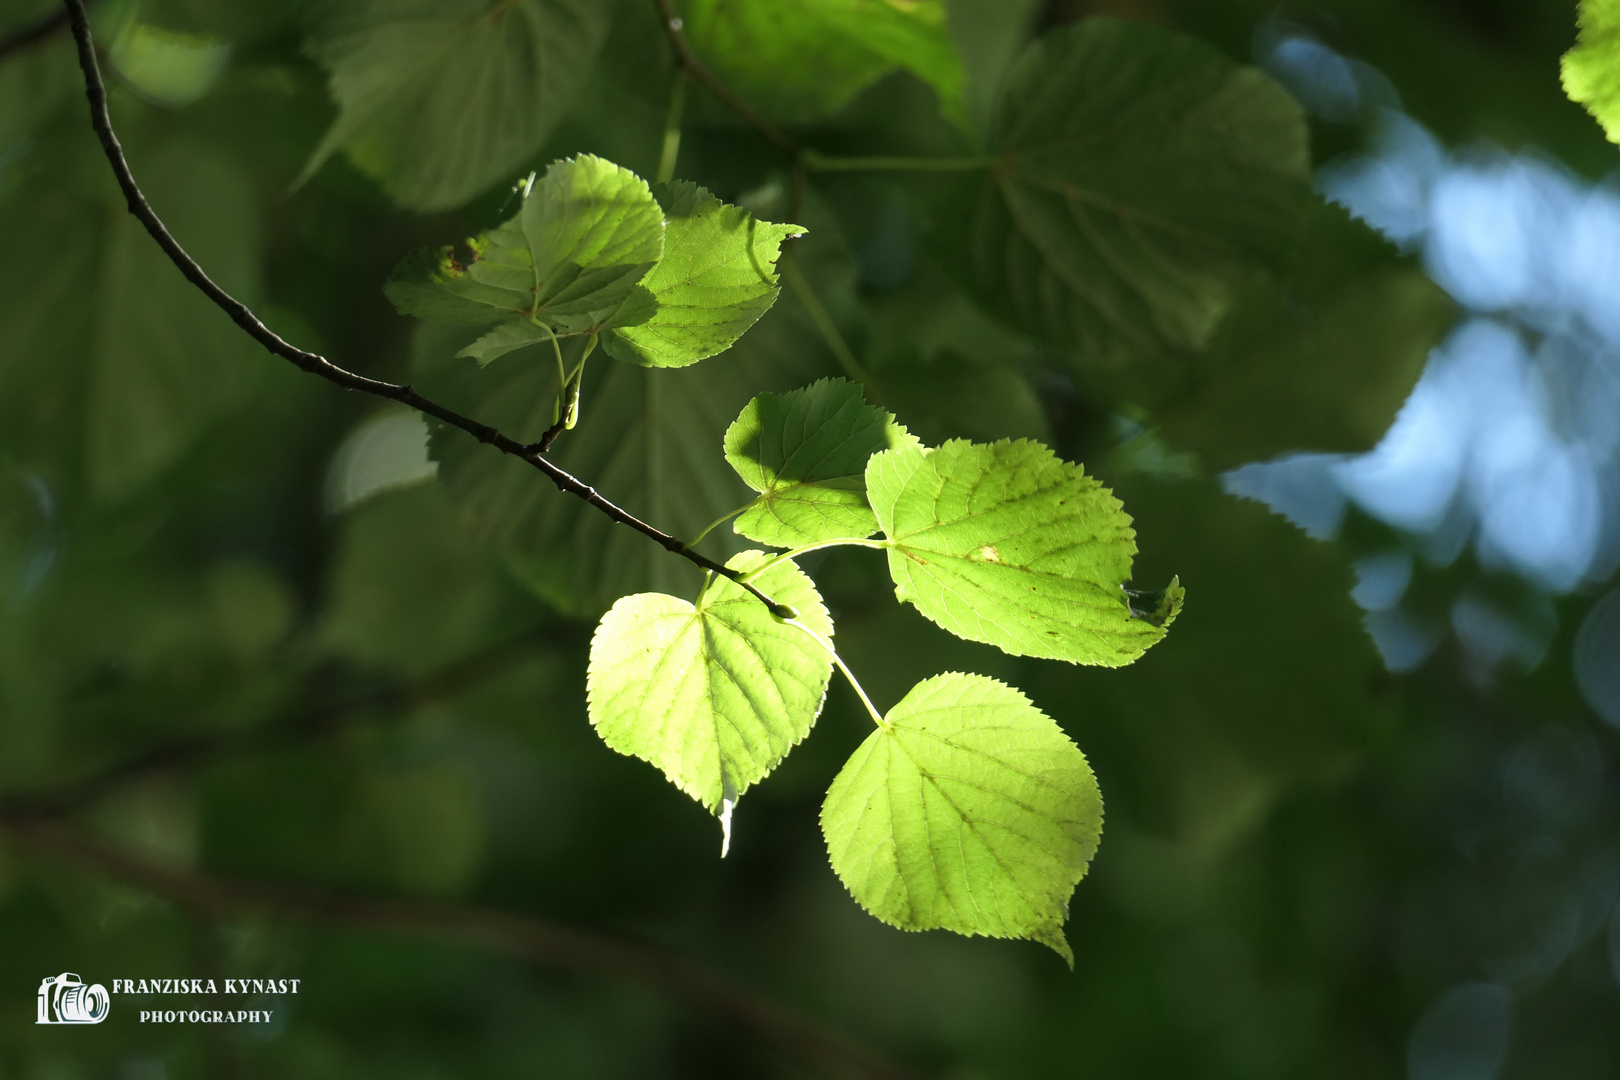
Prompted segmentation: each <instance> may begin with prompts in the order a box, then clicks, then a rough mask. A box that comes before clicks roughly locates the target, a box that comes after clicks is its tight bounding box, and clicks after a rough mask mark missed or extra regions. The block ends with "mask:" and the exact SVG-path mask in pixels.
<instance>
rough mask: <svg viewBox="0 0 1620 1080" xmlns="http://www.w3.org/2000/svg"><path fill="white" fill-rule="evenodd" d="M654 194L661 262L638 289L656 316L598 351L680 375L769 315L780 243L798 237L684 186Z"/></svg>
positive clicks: (793, 230)
mask: <svg viewBox="0 0 1620 1080" xmlns="http://www.w3.org/2000/svg"><path fill="white" fill-rule="evenodd" d="M654 194H656V195H657V197H658V202H659V204H660V205H661V206H662V207H663V210H664V216H665V222H664V226H665V231H664V254H663V258H662V259H661V260H660V261H659V263H658V267H657V268H656V269H655V270H653V272H652V274H651V275H649V276H648V277H647V279H646V280H645V281H644V282H643V284H644V285H645V286H646V288H647V289H648V290H649V291H650V292H651V293H652V295H653V297H654V299H656V301H657V303H658V310H657V312H656V313H655V314H653V315H652V317H651V318H649V319H647V320H646V321H645V322H641V323H638V324H636V325H633V326H630V325H621V326H620V327H619V328H618V329H616V330H614V332H613V333H611V334H608V335H607V336H606V337H604V338H603V339H602V347H603V348H605V349H606V350H607V351H608V353H609V354H611V355H612V356H615V357H617V358H618V359H620V360H624V361H627V362H629V363H632V364H641V365H642V366H644V367H685V366H686V365H688V364H695V363H697V362H698V361H699V360H702V359H705V358H706V357H710V356H714V355H715V354H716V353H721V352H724V351H725V350H727V349H729V348H730V347H731V346H732V344H733V343H734V342H735V341H736V340H737V339H738V338H739V337H741V336H742V335H743V332H744V331H746V330H747V329H748V328H749V327H750V326H753V325H754V323H755V322H756V321H757V320H758V319H759V317H760V316H761V315H763V314H765V312H766V311H767V310H769V309H770V306H771V305H772V304H773V303H775V302H776V296H777V293H778V292H780V291H781V290H780V289H779V288H778V287H777V284H776V260H777V257H778V256H779V255H780V254H781V247H782V241H784V240H786V239H787V238H788V237H790V236H798V235H799V234H801V233H803V232H804V229H802V228H800V227H799V226H797V225H775V224H772V223H771V222H768V221H760V220H758V219H757V218H755V217H754V215H752V214H750V213H749V212H748V211H746V210H743V209H741V208H739V207H736V206H731V205H730V204H728V203H723V202H721V201H720V200H719V199H717V198H715V197H714V196H713V195H711V194H709V192H708V191H706V190H705V189H703V188H701V187H698V186H697V185H696V184H692V183H688V182H687V181H684V180H676V181H674V182H672V183H668V184H660V185H659V186H658V188H657V189H656V191H655V192H654Z"/></svg>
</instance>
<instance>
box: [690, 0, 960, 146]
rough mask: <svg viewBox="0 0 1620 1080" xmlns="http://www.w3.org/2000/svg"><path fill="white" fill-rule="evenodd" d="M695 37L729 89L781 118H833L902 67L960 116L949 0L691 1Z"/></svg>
mask: <svg viewBox="0 0 1620 1080" xmlns="http://www.w3.org/2000/svg"><path fill="white" fill-rule="evenodd" d="M685 19H686V24H687V29H688V34H689V35H690V37H691V39H692V43H693V45H694V46H695V47H696V49H697V50H698V52H699V54H700V55H702V57H703V58H704V59H705V61H706V62H708V63H709V64H710V65H712V66H713V67H714V69H715V70H716V72H717V73H718V74H719V75H720V76H721V78H722V79H723V80H724V81H725V82H726V84H727V85H728V86H730V87H731V88H733V89H734V90H736V91H737V92H739V93H741V94H742V95H743V96H744V97H746V98H747V99H748V100H749V101H751V102H753V103H754V104H756V105H757V106H759V107H760V108H762V109H764V110H765V111H766V112H768V113H770V114H771V115H773V116H779V117H781V118H783V119H788V120H804V119H810V118H812V117H816V116H820V115H824V114H826V113H829V112H833V111H835V110H836V109H838V108H839V107H840V106H842V105H843V104H845V103H846V102H847V101H849V99H850V98H852V97H854V96H855V94H857V93H858V92H860V91H861V90H862V89H864V88H865V87H866V86H868V85H870V84H871V83H873V82H875V81H877V79H878V78H880V77H881V76H882V75H884V74H885V73H887V72H889V71H892V70H894V69H895V68H897V67H900V68H905V69H906V70H908V71H911V72H912V73H913V74H915V75H916V76H917V77H918V78H920V79H922V80H923V81H924V82H926V83H928V84H929V85H931V86H932V87H933V88H934V90H935V92H936V93H938V94H939V98H940V104H941V107H942V108H943V109H944V111H945V113H946V115H947V116H950V117H952V118H953V119H959V118H960V117H961V114H962V67H961V63H960V61H958V60H957V57H956V51H955V49H954V47H953V46H952V44H951V37H950V33H949V31H948V29H947V27H946V24H945V3H944V0H906V2H904V3H895V2H893V0H692V2H691V3H688V4H687V5H686V7H685Z"/></svg>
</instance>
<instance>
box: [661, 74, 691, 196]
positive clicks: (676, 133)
mask: <svg viewBox="0 0 1620 1080" xmlns="http://www.w3.org/2000/svg"><path fill="white" fill-rule="evenodd" d="M685 105H686V69H685V68H684V67H677V68H676V69H675V81H674V82H673V83H672V84H671V85H670V88H669V112H668V114H667V115H666V116H665V117H664V145H663V150H662V152H661V153H660V154H659V155H658V173H657V175H656V176H655V178H654V182H655V183H659V184H667V183H669V181H671V180H673V179H675V161H676V159H677V158H679V157H680V154H681V113H682V111H683V110H684V108H685Z"/></svg>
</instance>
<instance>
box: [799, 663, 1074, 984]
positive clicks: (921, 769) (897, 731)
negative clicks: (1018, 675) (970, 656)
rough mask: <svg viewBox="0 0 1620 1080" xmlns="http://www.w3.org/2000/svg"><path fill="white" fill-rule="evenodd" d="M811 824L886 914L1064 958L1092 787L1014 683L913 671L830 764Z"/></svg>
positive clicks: (913, 925)
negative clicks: (915, 677)
mask: <svg viewBox="0 0 1620 1080" xmlns="http://www.w3.org/2000/svg"><path fill="white" fill-rule="evenodd" d="M821 828H822V832H823V833H824V834H825V836H826V838H827V851H828V854H829V855H830V856H831V859H832V866H833V870H834V871H835V872H837V874H838V877H839V878H840V880H842V881H843V883H844V886H845V887H846V888H847V889H849V891H850V894H851V895H853V896H854V897H855V899H856V900H857V901H858V902H859V903H860V905H861V906H862V907H864V908H866V910H867V911H870V912H871V913H872V914H873V915H875V916H877V917H878V918H879V919H882V920H883V921H884V922H886V923H888V924H890V925H891V926H897V927H899V928H900V929H902V930H934V929H944V930H954V931H955V932H956V933H959V934H983V935H986V936H989V937H1001V938H1027V939H1030V940H1032V941H1038V942H1040V943H1041V944H1043V945H1046V946H1048V947H1049V948H1051V949H1052V950H1053V951H1054V952H1056V953H1057V954H1058V955H1059V956H1061V957H1063V959H1064V960H1066V961H1068V963H1069V965H1070V966H1071V967H1072V966H1073V965H1074V954H1073V953H1072V952H1071V951H1070V950H1069V943H1068V942H1067V941H1066V940H1065V939H1064V937H1063V923H1064V921H1065V920H1066V919H1067V917H1068V903H1069V896H1070V895H1071V894H1072V893H1073V892H1074V887H1075V885H1076V884H1077V883H1078V882H1079V881H1080V879H1081V878H1082V877H1084V876H1085V873H1086V869H1087V867H1088V865H1089V864H1090V862H1091V857H1092V855H1093V854H1095V852H1096V850H1097V841H1098V839H1099V837H1100V836H1101V834H1102V794H1101V793H1100V792H1099V791H1098V790H1097V780H1096V778H1095V777H1094V776H1093V775H1092V772H1091V766H1090V765H1089V764H1087V762H1086V757H1085V755H1084V754H1082V753H1081V752H1080V750H1079V749H1078V748H1077V747H1076V746H1075V745H1074V743H1073V742H1071V741H1070V740H1069V737H1068V736H1067V735H1065V734H1064V733H1063V730H1062V729H1061V728H1059V727H1058V726H1057V724H1055V723H1053V722H1052V720H1051V718H1050V717H1048V716H1046V715H1045V714H1043V713H1042V712H1041V711H1040V710H1039V709H1037V708H1036V707H1035V706H1034V705H1032V704H1031V703H1030V701H1029V699H1028V698H1026V697H1025V696H1024V695H1023V694H1021V693H1019V692H1018V691H1017V690H1014V689H1013V688H1012V687H1010V686H1007V685H1006V684H1004V683H1000V682H997V681H996V680H995V679H990V678H986V677H985V676H983V675H964V674H961V673H958V672H953V673H950V674H947V675H940V676H936V677H935V678H932V679H927V680H925V681H923V682H921V683H919V684H917V686H915V687H914V688H913V689H912V691H911V692H910V693H909V694H907V695H906V696H905V698H904V699H902V700H901V702H900V704H898V705H896V706H895V707H894V708H893V709H891V710H889V714H888V716H887V717H885V718H884V723H883V725H882V726H881V727H879V728H878V730H877V731H874V732H873V733H872V734H871V735H869V736H868V737H867V739H866V741H865V742H864V743H862V744H861V746H860V747H859V749H857V750H856V751H855V753H854V754H852V755H851V756H850V759H849V761H848V762H847V763H846V764H845V765H844V767H843V769H842V770H841V771H840V772H839V774H838V777H837V779H835V780H834V781H833V783H832V787H831V789H829V790H828V792H827V801H826V803H825V804H824V805H823V806H822V810H821Z"/></svg>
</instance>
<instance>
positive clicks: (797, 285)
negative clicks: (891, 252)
mask: <svg viewBox="0 0 1620 1080" xmlns="http://www.w3.org/2000/svg"><path fill="white" fill-rule="evenodd" d="M779 269H780V270H781V273H782V278H783V279H784V280H785V281H786V282H787V283H788V288H790V289H792V290H793V295H794V296H797V297H798V298H799V303H801V304H803V305H804V310H805V311H807V312H809V314H810V321H811V322H813V323H815V324H816V329H817V330H818V331H820V332H821V339H822V340H823V341H825V342H826V343H827V348H829V349H831V350H832V354H833V356H835V357H836V358H837V359H838V364H839V366H840V367H842V368H843V369H844V373H845V374H847V375H848V376H849V377H850V378H852V379H854V380H855V381H856V382H858V383H860V384H861V386H862V387H863V388H864V389H865V390H866V391H867V395H868V396H869V397H870V398H872V399H873V401H874V402H876V403H879V404H881V403H882V401H883V395H882V394H881V393H879V392H878V385H877V380H876V379H874V378H873V377H872V373H871V372H870V371H867V370H866V368H865V367H863V366H862V365H861V362H860V361H859V360H857V359H856V358H855V353H854V351H853V350H852V349H850V347H849V342H847V341H845V340H844V335H843V334H842V333H840V332H839V330H838V324H837V323H835V322H833V318H832V315H830V314H829V313H828V312H827V308H826V306H825V305H823V304H822V302H821V298H820V297H819V296H817V295H816V291H815V289H813V288H811V286H810V280H809V279H808V278H806V277H805V276H804V271H803V270H800V269H799V266H798V263H797V261H795V260H794V259H793V257H792V255H791V253H790V254H789V255H788V256H787V257H785V258H783V259H782V260H781V262H780V264H779Z"/></svg>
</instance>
